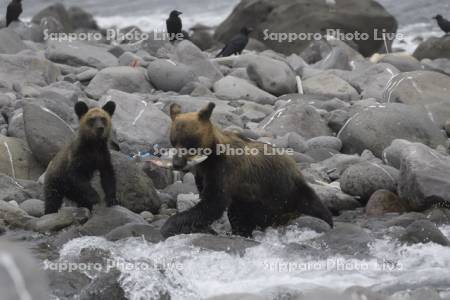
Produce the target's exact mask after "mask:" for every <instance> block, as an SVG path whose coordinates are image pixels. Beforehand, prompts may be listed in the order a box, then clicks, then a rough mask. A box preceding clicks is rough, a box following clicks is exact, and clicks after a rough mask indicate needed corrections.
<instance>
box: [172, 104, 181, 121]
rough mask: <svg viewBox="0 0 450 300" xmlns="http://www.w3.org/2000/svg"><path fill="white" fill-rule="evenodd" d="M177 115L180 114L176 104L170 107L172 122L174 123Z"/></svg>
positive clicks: (179, 108)
mask: <svg viewBox="0 0 450 300" xmlns="http://www.w3.org/2000/svg"><path fill="white" fill-rule="evenodd" d="M179 114H181V106H179V105H178V104H176V103H173V104H172V105H170V118H171V119H172V121H174V120H175V118H176V117H177V116H178V115H179Z"/></svg>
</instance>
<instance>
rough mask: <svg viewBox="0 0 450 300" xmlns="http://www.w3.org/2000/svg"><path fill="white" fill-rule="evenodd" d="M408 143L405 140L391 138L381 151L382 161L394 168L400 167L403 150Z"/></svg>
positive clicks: (409, 143)
mask: <svg viewBox="0 0 450 300" xmlns="http://www.w3.org/2000/svg"><path fill="white" fill-rule="evenodd" d="M410 145H411V142H409V141H407V140H402V139H397V140H393V141H392V143H391V145H390V146H389V147H387V148H386V149H384V151H383V155H382V157H383V161H384V162H385V163H386V164H388V165H390V166H392V167H394V168H396V169H400V166H401V162H402V159H403V150H404V149H405V148H407V147H409V146H410Z"/></svg>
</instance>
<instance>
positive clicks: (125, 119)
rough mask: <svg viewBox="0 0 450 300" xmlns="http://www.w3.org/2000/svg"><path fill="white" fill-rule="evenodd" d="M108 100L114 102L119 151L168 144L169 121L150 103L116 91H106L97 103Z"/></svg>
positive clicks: (114, 119)
mask: <svg viewBox="0 0 450 300" xmlns="http://www.w3.org/2000/svg"><path fill="white" fill-rule="evenodd" d="M108 101H114V102H115V103H116V105H117V108H116V112H115V113H114V116H113V127H114V129H115V130H116V133H117V142H118V144H119V146H120V148H121V151H122V152H124V153H130V154H131V153H138V152H139V151H142V150H148V149H152V148H153V146H154V145H156V144H159V145H162V146H165V145H168V144H169V128H170V125H171V120H170V118H169V116H168V115H166V114H165V113H163V112H162V111H160V110H159V109H158V108H157V107H156V106H155V105H154V104H153V103H151V102H146V101H144V100H143V99H142V98H140V97H139V96H137V95H132V94H128V93H124V92H121V91H117V90H109V91H108V93H107V94H106V95H104V96H103V97H102V98H101V99H100V102H99V104H100V105H104V104H105V103H106V102H108Z"/></svg>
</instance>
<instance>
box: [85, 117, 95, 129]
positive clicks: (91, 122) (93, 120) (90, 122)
mask: <svg viewBox="0 0 450 300" xmlns="http://www.w3.org/2000/svg"><path fill="white" fill-rule="evenodd" d="M87 123H88V125H89V126H90V127H92V126H94V124H95V119H89V120H88V121H87Z"/></svg>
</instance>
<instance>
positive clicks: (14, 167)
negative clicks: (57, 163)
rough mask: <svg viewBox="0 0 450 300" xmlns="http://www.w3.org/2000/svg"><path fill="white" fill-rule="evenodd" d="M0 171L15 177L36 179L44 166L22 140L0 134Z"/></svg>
mask: <svg viewBox="0 0 450 300" xmlns="http://www.w3.org/2000/svg"><path fill="white" fill-rule="evenodd" d="M0 172H1V173H4V174H5V175H8V176H11V177H13V178H17V179H29V180H36V179H38V178H39V176H41V175H42V173H43V172H44V168H43V167H42V166H41V165H40V164H39V163H38V162H37V161H36V159H35V158H34V156H33V155H32V154H31V152H30V150H29V149H28V145H27V144H26V143H25V142H24V141H23V140H20V139H17V138H12V137H5V136H2V135H0Z"/></svg>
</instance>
